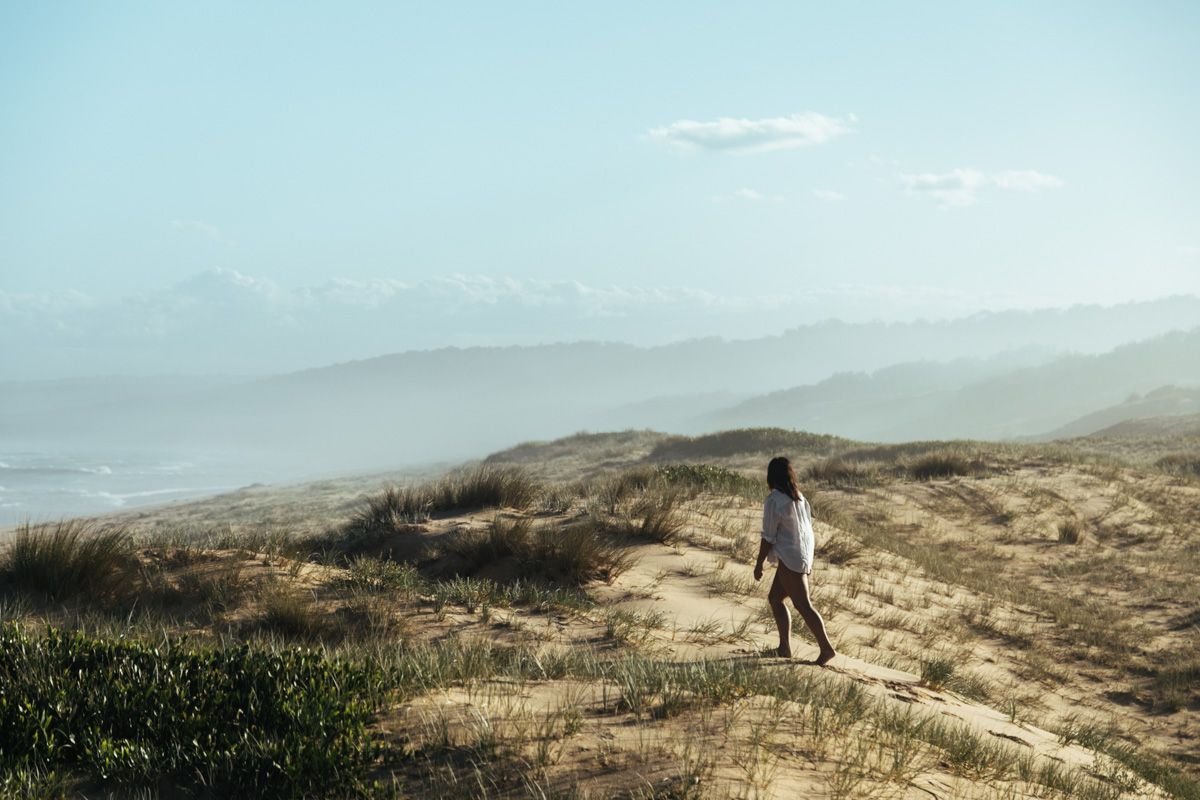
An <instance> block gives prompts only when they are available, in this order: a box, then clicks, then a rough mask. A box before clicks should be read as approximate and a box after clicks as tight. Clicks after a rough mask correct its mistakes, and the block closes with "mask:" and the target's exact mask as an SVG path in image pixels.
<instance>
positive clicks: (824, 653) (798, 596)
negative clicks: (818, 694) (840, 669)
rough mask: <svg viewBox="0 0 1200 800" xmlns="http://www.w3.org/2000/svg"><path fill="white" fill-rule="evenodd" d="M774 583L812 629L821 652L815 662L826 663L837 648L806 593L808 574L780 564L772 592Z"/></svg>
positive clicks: (835, 652) (773, 588)
mask: <svg viewBox="0 0 1200 800" xmlns="http://www.w3.org/2000/svg"><path fill="white" fill-rule="evenodd" d="M776 584H779V585H780V586H781V587H782V588H783V590H784V591H785V592H786V593H787V596H788V597H790V598H791V599H792V603H793V604H794V605H795V606H796V610H797V611H799V612H800V616H801V617H802V618H803V619H804V624H805V625H807V626H808V629H809V630H810V631H812V635H813V638H815V639H816V640H817V644H818V645H819V646H820V648H821V654H820V655H818V656H817V659H816V663H817V664H820V665H822V666H824V665H825V664H828V663H829V662H830V660H832V659H833V657H834V656H836V655H837V650H834V649H833V644H832V643H831V642H830V641H829V634H827V633H826V632H825V620H823V619H821V615H820V613H818V611H817V609H815V608H813V604H812V599H811V598H810V597H809V594H808V576H807V575H803V574H801V573H799V572H792V571H791V570H790V569H788V568H787V567H785V566H784V565H783V564H780V565H779V566H778V568H776V570H775V583H772V584H771V591H772V593H774V591H775V585H776ZM776 619H778V616H777V617H776Z"/></svg>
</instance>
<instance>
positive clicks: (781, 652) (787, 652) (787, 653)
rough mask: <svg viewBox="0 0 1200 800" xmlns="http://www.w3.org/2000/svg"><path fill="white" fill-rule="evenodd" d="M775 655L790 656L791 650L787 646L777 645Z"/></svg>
mask: <svg viewBox="0 0 1200 800" xmlns="http://www.w3.org/2000/svg"><path fill="white" fill-rule="evenodd" d="M775 655H777V656H779V657H780V658H791V657H792V651H791V650H790V649H788V648H784V647H777V648H775Z"/></svg>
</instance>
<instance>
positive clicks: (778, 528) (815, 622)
mask: <svg viewBox="0 0 1200 800" xmlns="http://www.w3.org/2000/svg"><path fill="white" fill-rule="evenodd" d="M767 485H768V486H770V487H771V493H770V494H769V495H767V500H766V503H764V504H763V529H762V543H761V544H760V545H759V548H758V561H757V563H755V565H754V580H756V581H757V580H761V579H762V575H763V562H764V561H766V560H767V559H768V558H769V559H770V561H771V562H772V563H775V562H776V561H778V563H779V566H778V567H777V568H776V569H775V580H773V581H772V582H771V591H770V593H768V594H767V602H769V603H770V604H771V613H772V614H774V615H775V624H776V625H777V626H778V627H779V650H778V653H779V655H781V656H783V657H784V658H791V657H792V616H791V614H789V613H788V610H787V606H786V605H784V602H783V601H784V600H785V599H786V598H789V597H790V598H791V599H792V604H793V605H795V606H796V610H797V611H799V612H800V616H801V617H802V618H803V619H804V624H806V625H808V629H809V630H810V631H812V634H813V636H814V637H816V640H817V644H818V645H820V647H821V653H820V655H818V656H817V658H816V659H815V660H814V662H813V663H815V664H818V665H821V666H824V665H825V664H828V663H829V662H830V661H831V660H832V659H833V657H834V656H836V655H837V651H836V650H834V649H833V645H832V644H830V642H829V634H827V633H826V632H825V620H823V619H821V615H820V614H819V613H817V610H816V609H815V608H813V604H812V600H811V598H809V594H808V576H809V575H810V574H812V565H813V529H812V506H811V505H809V503H808V500H806V499H805V498H804V495H802V494H800V487H799V486H798V485H797V482H796V472H795V471H794V470H793V469H792V464H791V462H790V461H788V460H787V459H786V458H784V457H783V456H778V457H776V458H773V459H771V463H770V464H768V465H767Z"/></svg>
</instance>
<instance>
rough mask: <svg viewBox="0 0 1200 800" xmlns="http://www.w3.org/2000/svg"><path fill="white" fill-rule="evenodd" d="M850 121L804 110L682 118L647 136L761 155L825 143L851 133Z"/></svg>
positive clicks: (688, 147) (675, 144) (699, 147)
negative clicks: (707, 119)
mask: <svg viewBox="0 0 1200 800" xmlns="http://www.w3.org/2000/svg"><path fill="white" fill-rule="evenodd" d="M853 122H854V117H849V118H847V119H837V118H835V117H829V116H826V115H824V114H818V113H816V112H813V111H806V112H804V113H801V114H792V115H790V116H787V117H769V118H765V119H737V118H734V117H721V118H720V119H716V120H713V121H710V122H697V121H695V120H690V119H681V120H676V121H675V122H672V123H671V124H670V125H664V126H661V127H658V128H652V129H651V130H650V131H649V133H648V135H649V136H650V138H652V139H657V140H659V141H662V142H666V143H667V144H669V145H671V146H673V147H676V148H679V149H682V150H711V151H718V152H731V153H764V152H767V151H771V150H786V149H790V148H793V147H808V146H811V145H817V144H824V143H825V142H828V141H830V140H831V139H835V138H837V137H838V136H841V135H843V134H845V133H849V132H850V131H851V130H853V127H852V124H853Z"/></svg>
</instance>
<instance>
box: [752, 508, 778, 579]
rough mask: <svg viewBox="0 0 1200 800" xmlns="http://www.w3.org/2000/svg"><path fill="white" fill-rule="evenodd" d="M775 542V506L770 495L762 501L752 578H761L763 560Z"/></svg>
mask: <svg viewBox="0 0 1200 800" xmlns="http://www.w3.org/2000/svg"><path fill="white" fill-rule="evenodd" d="M774 544H775V507H774V506H773V505H772V504H771V498H770V496H768V497H767V499H766V502H764V503H763V526H762V541H760V542H759V543H758V560H757V561H755V562H754V580H756V581H757V580H761V579H762V574H763V562H764V561H766V560H767V555H768V554H769V553H770V552H771V547H772V545H774Z"/></svg>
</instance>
